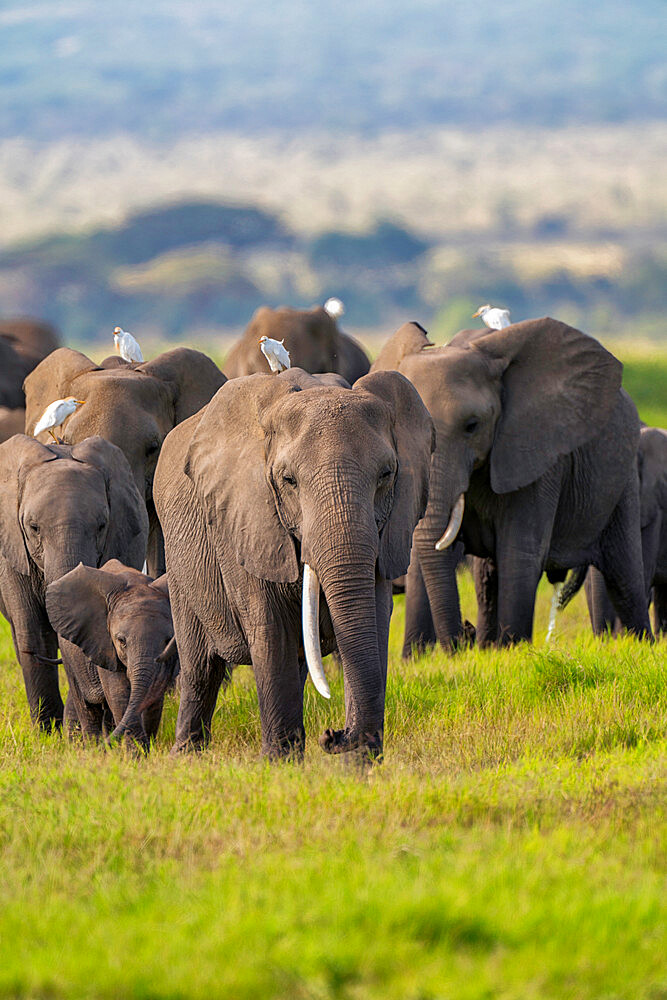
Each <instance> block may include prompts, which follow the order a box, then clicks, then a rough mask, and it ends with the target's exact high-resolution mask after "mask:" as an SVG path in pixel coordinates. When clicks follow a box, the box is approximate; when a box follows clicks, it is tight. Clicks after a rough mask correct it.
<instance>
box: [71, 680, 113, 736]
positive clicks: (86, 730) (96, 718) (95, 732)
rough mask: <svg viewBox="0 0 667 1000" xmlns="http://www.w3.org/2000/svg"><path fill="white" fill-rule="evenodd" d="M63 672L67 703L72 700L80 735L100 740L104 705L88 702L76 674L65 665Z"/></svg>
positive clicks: (102, 728) (102, 729) (102, 730)
mask: <svg viewBox="0 0 667 1000" xmlns="http://www.w3.org/2000/svg"><path fill="white" fill-rule="evenodd" d="M65 672H66V673H67V680H68V683H69V693H68V701H69V699H70V698H71V699H72V703H73V708H74V711H75V712H76V717H77V719H78V721H79V725H80V727H81V732H82V734H83V735H84V736H88V737H92V738H93V739H97V740H99V739H102V737H103V735H104V708H105V706H104V703H103V702H102V701H100V702H97V703H94V702H91V701H88V700H87V699H86V696H85V694H84V692H83V691H82V689H81V685H80V684H79V682H78V679H77V676H76V673H75V672H74V671H72V670H71V669H69V668H68V667H67V665H65Z"/></svg>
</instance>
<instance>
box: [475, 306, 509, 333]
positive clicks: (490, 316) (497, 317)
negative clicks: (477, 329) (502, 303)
mask: <svg viewBox="0 0 667 1000" xmlns="http://www.w3.org/2000/svg"><path fill="white" fill-rule="evenodd" d="M478 316H481V318H482V322H483V323H484V324H485V325H486V326H488V328H489V330H502V329H504V327H506V326H510V325H511V323H512V321H511V319H510V311H509V309H498V308H497V307H496V306H490V305H489V304H488V303H487V305H485V306H480V307H479V309H478V310H477V312H476V313H473V314H472V318H473V319H477V317H478Z"/></svg>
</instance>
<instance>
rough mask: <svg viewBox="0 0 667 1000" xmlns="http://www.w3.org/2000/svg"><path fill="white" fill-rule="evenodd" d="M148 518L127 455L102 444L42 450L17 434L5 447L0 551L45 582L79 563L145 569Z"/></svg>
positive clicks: (0, 452) (0, 464)
mask: <svg viewBox="0 0 667 1000" xmlns="http://www.w3.org/2000/svg"><path fill="white" fill-rule="evenodd" d="M147 533H148V519H147V515H146V508H145V504H144V502H143V499H142V498H141V497H140V496H139V494H138V492H137V489H136V487H135V485H134V481H133V480H132V477H131V475H130V469H129V466H128V464H127V461H126V459H125V457H124V455H123V453H122V452H121V451H120V450H119V449H118V448H116V447H115V446H114V445H112V444H110V443H109V442H108V441H104V440H103V439H102V438H99V437H96V438H88V439H87V440H85V441H83V442H81V444H78V445H74V446H65V445H48V446H47V445H43V444H41V443H40V442H39V441H35V440H34V438H30V437H26V436H25V435H23V434H16V435H15V436H14V437H12V438H10V439H9V440H8V441H5V442H4V443H3V444H1V445H0V552H1V553H2V555H3V556H4V558H5V559H6V560H7V562H8V563H9V564H10V565H11V567H12V568H13V569H14V571H15V572H17V573H20V574H22V575H24V576H29V575H30V574H31V568H32V567H35V568H36V569H37V571H38V572H39V574H40V575H41V576H42V577H43V578H44V580H45V581H46V583H47V584H48V583H51V582H52V581H54V580H57V579H58V577H60V576H62V575H63V574H64V573H67V572H68V571H69V570H71V569H73V567H74V566H76V565H77V564H78V563H79V562H85V563H87V564H89V565H93V566H96V565H98V564H99V563H100V562H101V561H103V560H105V559H109V558H111V557H114V556H117V555H123V557H124V558H125V559H127V560H128V561H129V562H131V563H133V564H134V565H137V566H140V565H141V564H142V562H143V558H144V552H145V546H146V537H147Z"/></svg>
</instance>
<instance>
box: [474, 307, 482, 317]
mask: <svg viewBox="0 0 667 1000" xmlns="http://www.w3.org/2000/svg"><path fill="white" fill-rule="evenodd" d="M481 312H482V310H481V309H478V310H477V312H476V313H473V314H472V318H473V319H477V317H478V316H479V315H480V314H481Z"/></svg>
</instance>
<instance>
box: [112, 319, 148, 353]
mask: <svg viewBox="0 0 667 1000" xmlns="http://www.w3.org/2000/svg"><path fill="white" fill-rule="evenodd" d="M113 340H114V344H115V345H116V350H117V351H118V353H119V354H120V356H121V358H122V359H123V361H143V360H144V356H143V354H142V353H141V348H140V347H139V344H138V343H137V342H136V340H135V339H134V337H133V336H132V334H131V333H128V332H127V330H122V329H121V328H120V327H119V326H117V327H115V329H114V332H113Z"/></svg>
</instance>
